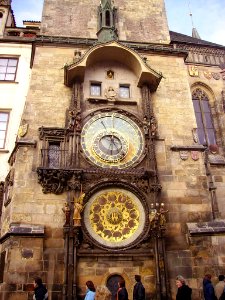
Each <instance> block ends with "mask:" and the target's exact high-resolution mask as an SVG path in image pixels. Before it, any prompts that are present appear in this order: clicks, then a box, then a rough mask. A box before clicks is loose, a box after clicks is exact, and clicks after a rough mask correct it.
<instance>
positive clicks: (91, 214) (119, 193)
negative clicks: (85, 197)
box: [84, 188, 146, 248]
mask: <svg viewBox="0 0 225 300" xmlns="http://www.w3.org/2000/svg"><path fill="white" fill-rule="evenodd" d="M145 222H146V217H145V210H144V207H143V205H142V204H141V202H140V200H139V199H138V198H137V196H136V195H135V194H133V193H132V192H130V191H128V190H125V189H121V188H106V189H104V190H101V191H99V192H97V193H95V194H94V195H92V197H91V198H90V199H89V201H88V203H87V204H86V206H85V209H84V223H85V226H86V229H87V231H88V233H89V235H90V236H91V238H93V239H94V240H95V241H97V242H98V243H99V244H101V245H104V246H106V247H110V248H119V247H125V246H127V245H129V244H131V243H134V242H135V241H136V239H137V238H139V237H140V235H141V234H142V233H143V229H144V226H145Z"/></svg>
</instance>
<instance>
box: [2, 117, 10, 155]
mask: <svg viewBox="0 0 225 300" xmlns="http://www.w3.org/2000/svg"><path fill="white" fill-rule="evenodd" d="M8 123H9V112H4V111H0V149H4V148H5V140H6V133H7V128H8Z"/></svg>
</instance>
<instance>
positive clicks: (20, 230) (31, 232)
mask: <svg viewBox="0 0 225 300" xmlns="http://www.w3.org/2000/svg"><path fill="white" fill-rule="evenodd" d="M11 236H21V237H44V226H43V225H32V224H20V223H11V224H10V226H9V230H8V231H7V232H6V233H5V234H4V235H3V236H1V237H0V244H2V243H3V242H4V241H5V240H6V239H8V238H10V237H11Z"/></svg>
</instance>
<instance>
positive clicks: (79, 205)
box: [73, 193, 85, 227]
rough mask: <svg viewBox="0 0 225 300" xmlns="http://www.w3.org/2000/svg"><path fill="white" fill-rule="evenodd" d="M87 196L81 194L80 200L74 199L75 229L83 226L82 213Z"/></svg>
mask: <svg viewBox="0 0 225 300" xmlns="http://www.w3.org/2000/svg"><path fill="white" fill-rule="evenodd" d="M84 197H85V194H84V193H81V194H80V196H79V198H75V197H74V213H73V225H74V226H75V227H80V226H81V212H82V210H83V209H84V205H83V201H84Z"/></svg>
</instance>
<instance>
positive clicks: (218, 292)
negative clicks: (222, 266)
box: [215, 275, 225, 299]
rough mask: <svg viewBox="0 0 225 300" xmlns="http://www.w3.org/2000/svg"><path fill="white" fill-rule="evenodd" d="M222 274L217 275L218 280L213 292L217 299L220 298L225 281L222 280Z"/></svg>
mask: <svg viewBox="0 0 225 300" xmlns="http://www.w3.org/2000/svg"><path fill="white" fill-rule="evenodd" d="M224 279H225V277H224V275H219V282H218V283H217V284H216V285H215V294H216V297H217V299H220V296H221V295H222V293H223V290H224V287H225V282H224Z"/></svg>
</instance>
